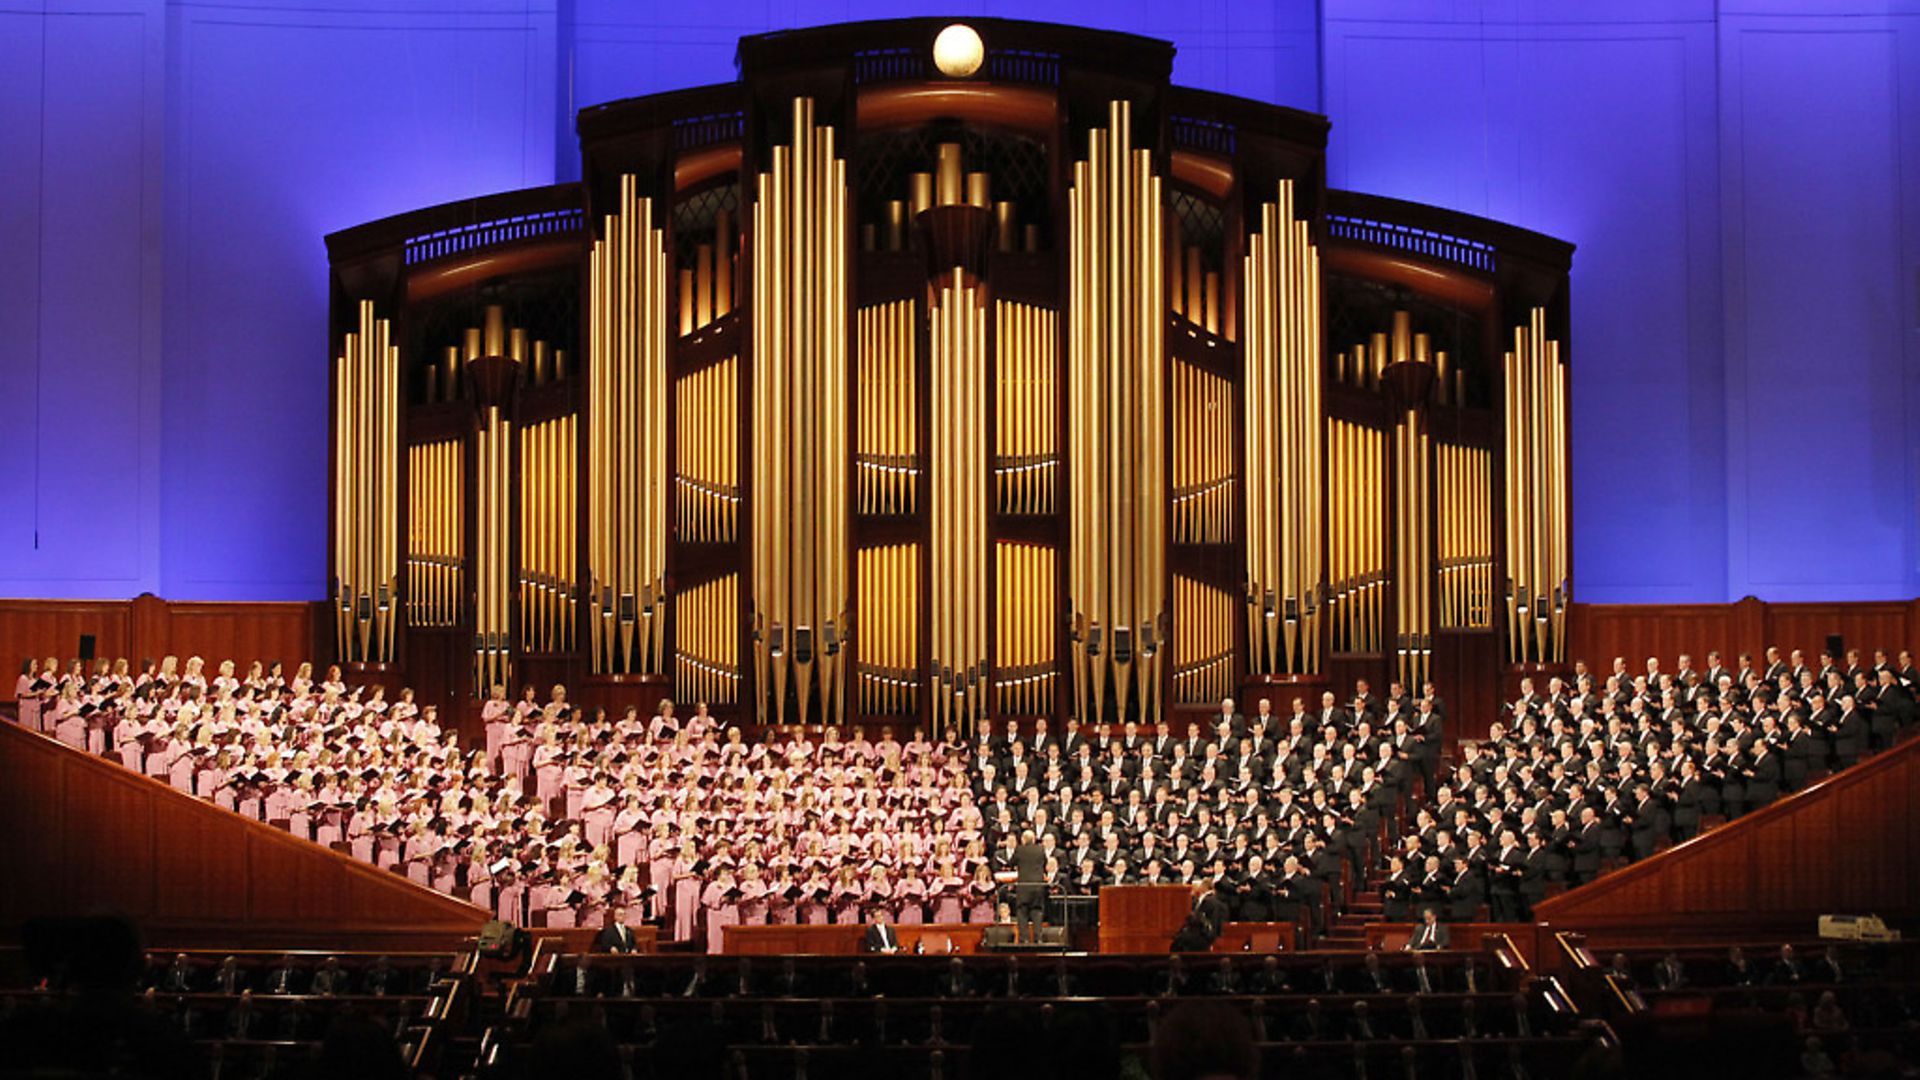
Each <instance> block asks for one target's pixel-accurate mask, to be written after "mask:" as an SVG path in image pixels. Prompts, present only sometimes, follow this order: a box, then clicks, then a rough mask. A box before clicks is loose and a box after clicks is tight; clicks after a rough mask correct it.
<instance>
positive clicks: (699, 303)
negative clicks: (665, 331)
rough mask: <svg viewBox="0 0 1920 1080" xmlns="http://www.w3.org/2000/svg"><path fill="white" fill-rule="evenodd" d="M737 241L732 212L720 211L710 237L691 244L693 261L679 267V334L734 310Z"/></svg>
mask: <svg viewBox="0 0 1920 1080" xmlns="http://www.w3.org/2000/svg"><path fill="white" fill-rule="evenodd" d="M736 250H737V245H736V243H735V240H734V235H733V215H731V214H729V213H727V211H725V210H721V211H719V212H718V213H717V214H715V215H714V219H713V239H712V240H709V241H708V242H706V243H704V244H699V245H696V246H695V247H694V252H693V265H692V266H682V267H681V268H680V281H679V286H680V287H679V293H680V336H682V337H685V336H686V335H688V334H691V333H693V332H694V331H695V330H699V329H702V328H703V327H706V326H710V325H712V324H713V323H716V322H718V321H720V320H721V319H722V318H724V317H725V316H726V315H727V314H729V313H730V312H732V311H733V304H734V299H733V287H734V286H733V283H734V278H735V273H734V271H735V267H736V259H737V258H738V256H737V255H736Z"/></svg>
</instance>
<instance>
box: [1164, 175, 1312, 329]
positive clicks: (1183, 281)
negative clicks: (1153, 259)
mask: <svg viewBox="0 0 1920 1080" xmlns="http://www.w3.org/2000/svg"><path fill="white" fill-rule="evenodd" d="M1282 182H1283V183H1289V184H1290V183H1292V181H1290V180H1289V181H1282ZM1167 236H1168V244H1167V248H1168V251H1169V253H1170V257H1169V258H1168V260H1167V302H1168V306H1169V307H1171V308H1172V309H1173V313H1174V314H1175V315H1178V316H1180V317H1182V318H1184V319H1186V320H1187V321H1188V322H1190V323H1192V324H1194V325H1195V326H1198V327H1201V328H1203V329H1205V330H1206V331H1207V333H1209V334H1222V333H1224V327H1225V325H1226V323H1225V320H1224V319H1223V318H1222V316H1221V308H1220V297H1221V287H1220V271H1219V270H1216V269H1213V268H1211V267H1208V266H1206V265H1205V262H1204V259H1205V256H1204V255H1203V254H1202V253H1201V251H1200V248H1199V247H1198V246H1197V245H1194V244H1188V243H1185V242H1183V241H1182V240H1181V237H1180V217H1179V215H1177V214H1175V215H1169V216H1168V218H1167Z"/></svg>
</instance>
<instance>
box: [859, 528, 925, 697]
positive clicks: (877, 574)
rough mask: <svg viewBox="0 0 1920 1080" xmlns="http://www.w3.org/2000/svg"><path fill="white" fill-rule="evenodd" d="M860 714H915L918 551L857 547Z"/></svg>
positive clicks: (904, 546) (913, 547)
mask: <svg viewBox="0 0 1920 1080" xmlns="http://www.w3.org/2000/svg"><path fill="white" fill-rule="evenodd" d="M859 591H860V617H859V625H860V628H861V629H860V663H859V666H858V676H859V680H860V695H859V696H860V710H861V711H862V712H864V713H868V714H872V715H877V716H887V715H907V714H911V713H913V712H914V709H915V703H916V702H917V701H918V700H919V698H920V682H921V680H920V548H919V545H917V544H891V545H888V546H886V547H869V548H862V549H860V559H859Z"/></svg>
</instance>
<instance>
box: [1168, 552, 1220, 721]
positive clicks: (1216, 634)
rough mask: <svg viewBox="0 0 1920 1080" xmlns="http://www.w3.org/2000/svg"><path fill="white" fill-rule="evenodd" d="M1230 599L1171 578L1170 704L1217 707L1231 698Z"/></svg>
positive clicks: (1200, 585)
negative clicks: (1171, 674)
mask: <svg viewBox="0 0 1920 1080" xmlns="http://www.w3.org/2000/svg"><path fill="white" fill-rule="evenodd" d="M1233 619H1234V614H1233V597H1231V596H1229V595H1227V593H1226V592H1225V591H1223V590H1221V589H1216V588H1213V587H1212V586H1210V585H1207V584H1204V583H1203V582H1199V581H1195V580H1194V579H1193V578H1190V577H1185V576H1183V575H1180V574H1175V575H1174V577H1173V700H1174V702H1175V703H1176V704H1179V705H1208V704H1218V703H1219V701H1220V699H1222V698H1228V697H1232V696H1233V695H1234V693H1235V690H1234V686H1233V660H1234V655H1233Z"/></svg>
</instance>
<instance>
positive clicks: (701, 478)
mask: <svg viewBox="0 0 1920 1080" xmlns="http://www.w3.org/2000/svg"><path fill="white" fill-rule="evenodd" d="M673 411H674V435H675V438H674V446H675V454H676V457H677V458H678V462H679V473H678V474H677V475H676V476H675V477H674V486H675V488H676V491H675V494H676V496H677V497H678V498H677V500H676V502H677V504H678V508H679V515H678V517H679V521H680V539H682V540H686V541H690V542H693V543H715V544H717V543H731V542H732V541H734V540H736V539H738V537H739V532H738V529H739V515H740V442H739V438H740V361H739V359H738V358H737V357H732V356H729V357H727V358H725V359H723V360H720V361H719V362H717V363H713V364H709V365H707V366H706V367H703V368H701V369H700V370H698V371H695V372H693V373H691V374H688V375H682V376H681V377H680V378H679V380H678V381H677V382H676V383H675V385H674V406H673Z"/></svg>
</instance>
